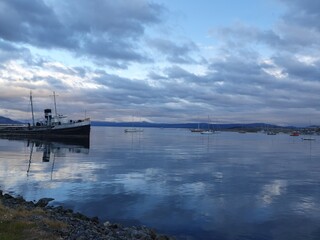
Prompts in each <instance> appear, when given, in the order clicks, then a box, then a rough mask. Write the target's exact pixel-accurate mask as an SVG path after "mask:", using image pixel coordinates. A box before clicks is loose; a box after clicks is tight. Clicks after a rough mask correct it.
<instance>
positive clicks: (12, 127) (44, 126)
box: [0, 92, 91, 138]
mask: <svg viewBox="0 0 320 240" xmlns="http://www.w3.org/2000/svg"><path fill="white" fill-rule="evenodd" d="M53 96H54V106H55V114H54V115H53V114H52V110H51V109H49V108H47V109H44V120H43V121H38V122H35V121H34V113H33V102H32V94H31V92H30V103H31V112H32V123H28V124H2V125H0V135H1V136H36V137H40V138H56V137H89V136H90V128H91V122H90V118H84V119H79V120H70V119H68V118H67V116H65V115H61V114H57V110H56V109H57V107H56V97H55V96H56V95H55V93H54V92H53Z"/></svg>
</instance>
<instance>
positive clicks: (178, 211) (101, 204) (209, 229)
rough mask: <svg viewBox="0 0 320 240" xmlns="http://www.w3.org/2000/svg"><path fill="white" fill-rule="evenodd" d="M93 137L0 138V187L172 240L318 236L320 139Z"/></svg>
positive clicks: (180, 133)
mask: <svg viewBox="0 0 320 240" xmlns="http://www.w3.org/2000/svg"><path fill="white" fill-rule="evenodd" d="M91 140H92V142H91V146H90V152H89V147H87V148H86V147H83V146H80V147H79V145H78V144H76V143H74V142H73V143H69V144H67V143H63V142H59V141H50V142H43V141H40V142H39V141H34V140H29V141H28V140H23V141H21V140H19V141H12V142H10V143H9V142H6V141H3V140H1V139H0V153H1V154H0V164H1V167H0V185H1V187H3V189H6V190H8V189H9V190H12V191H14V192H15V193H17V194H21V195H23V196H25V197H26V198H27V199H28V200H33V199H39V198H41V197H53V198H55V202H54V204H57V205H60V204H63V205H65V206H67V207H69V208H72V209H74V210H75V211H81V212H82V213H84V214H87V215H89V216H98V217H99V218H100V219H101V220H103V221H104V220H109V221H112V222H119V223H123V224H128V225H132V224H142V225H146V226H149V227H153V228H155V229H157V230H158V231H160V232H163V233H167V234H172V235H176V236H177V239H197V240H199V239H219V240H225V239H226V240H233V239H273V240H292V239H304V240H311V239H317V238H312V237H310V235H311V234H314V235H313V236H315V237H319V233H320V228H319V227H318V226H320V201H319V199H320V191H319V182H320V175H319V171H320V162H319V157H318V156H319V155H320V144H319V142H320V141H319V140H320V139H319V140H318V139H317V141H313V142H307V141H303V140H301V139H300V138H292V137H290V136H288V135H284V134H278V135H275V136H268V135H264V134H237V133H221V134H217V135H210V136H203V135H200V134H199V135H197V134H191V133H190V132H188V131H184V130H181V129H176V130H175V129H170V130H169V129H146V130H145V131H144V132H143V133H124V132H123V129H121V128H97V127H96V128H93V129H92V139H91ZM80 145H81V144H80ZM78 147H79V148H78ZM29 158H30V159H31V160H30V161H29ZM29 163H30V168H29V170H28V176H26V174H25V173H26V171H27V166H28V164H29ZM306 225H307V226H308V227H305V226H306ZM299 226H300V227H299Z"/></svg>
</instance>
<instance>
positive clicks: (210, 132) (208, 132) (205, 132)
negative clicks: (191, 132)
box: [201, 130, 214, 135]
mask: <svg viewBox="0 0 320 240" xmlns="http://www.w3.org/2000/svg"><path fill="white" fill-rule="evenodd" d="M201 134H205V135H209V134H214V131H211V130H207V131H203V132H201Z"/></svg>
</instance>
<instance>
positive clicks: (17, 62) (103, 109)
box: [0, 0, 320, 125]
mask: <svg viewBox="0 0 320 240" xmlns="http://www.w3.org/2000/svg"><path fill="white" fill-rule="evenodd" d="M319 23H320V1H314V0H241V1H239V0H198V1H191V0H190V1H186V0H150V1H149V0H117V1H114V0H95V1H88V0H68V1H63V0H31V1H30V0H0V116H6V117H10V118H13V119H30V103H29V93H30V90H32V94H33V99H34V108H35V111H36V117H38V118H40V117H41V116H42V110H43V109H44V108H47V107H53V98H52V92H53V91H55V92H56V94H57V95H58V96H57V106H58V112H60V113H62V114H67V115H69V116H70V117H74V118H79V117H84V116H85V115H86V116H90V117H91V119H92V120H105V121H127V120H131V119H132V118H133V117H134V118H136V119H137V120H145V121H150V122H197V121H206V120H207V119H208V116H209V117H210V121H212V122H213V123H230V122H241V123H249V122H268V123H274V124H280V125H288V124H296V125H298V124H299V125H300V124H307V125H308V124H319V119H320V111H319V110H320V95H319V92H320V24H319Z"/></svg>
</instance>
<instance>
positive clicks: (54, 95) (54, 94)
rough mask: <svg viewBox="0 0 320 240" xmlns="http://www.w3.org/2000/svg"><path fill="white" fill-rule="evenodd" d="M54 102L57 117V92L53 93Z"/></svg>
mask: <svg viewBox="0 0 320 240" xmlns="http://www.w3.org/2000/svg"><path fill="white" fill-rule="evenodd" d="M53 101H54V112H55V115H56V117H57V116H58V114H57V103H56V92H55V91H53Z"/></svg>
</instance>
